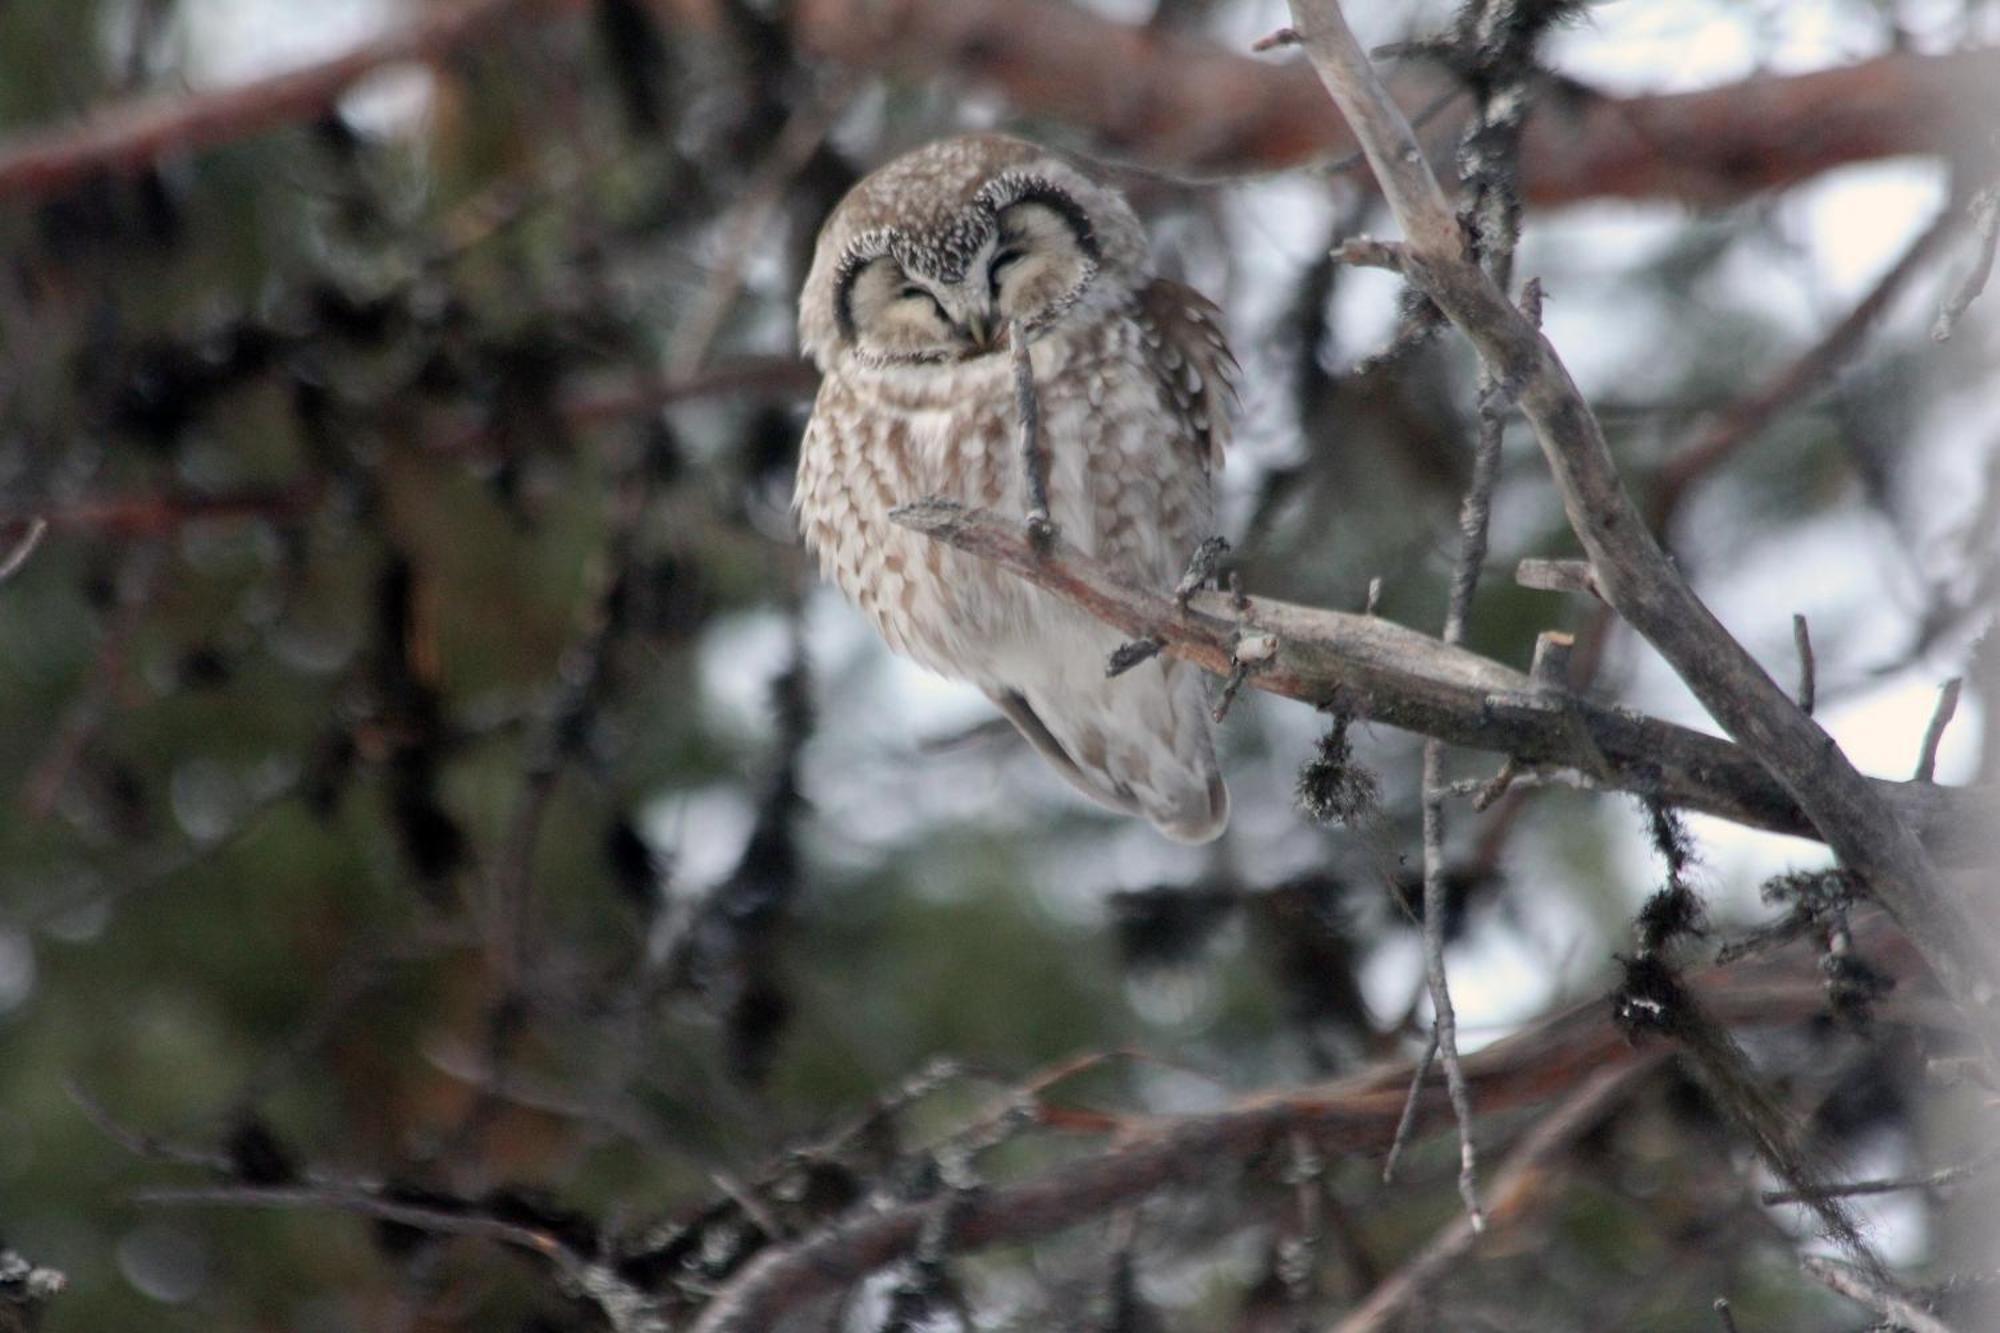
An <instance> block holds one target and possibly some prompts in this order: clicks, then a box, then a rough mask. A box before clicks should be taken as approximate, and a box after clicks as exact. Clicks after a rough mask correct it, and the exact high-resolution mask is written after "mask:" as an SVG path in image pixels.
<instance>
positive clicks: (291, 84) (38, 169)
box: [0, 0, 578, 201]
mask: <svg viewBox="0 0 2000 1333" xmlns="http://www.w3.org/2000/svg"><path fill="white" fill-rule="evenodd" d="M553 5H554V0H464V3H460V4H455V5H450V6H437V7H434V8H433V9H432V10H431V12H430V13H429V14H428V15H427V16H426V17H425V18H422V19H419V20H417V21H416V22H414V23H411V24H409V25H408V26H407V27H404V28H402V29H401V30H399V31H396V32H392V33H389V34H388V35H387V36H384V37H379V38H377V39H375V40H374V41H371V42H364V43H362V44H361V45H359V46H357V47H355V48H354V49H353V50H351V51H347V52H345V53H343V54H341V55H338V56H335V57H334V58H333V59H331V60H324V61H321V62H319V63H317V64H312V65H306V66H304V67H303V68H299V69H293V70H287V71H286V72H284V73H282V74H274V75H272V76H270V77H269V78H263V79H256V80H253V81H251V82H249V83H243V84H238V85H236V86H235V87H231V88H218V89H213V90H208V91H202V92H193V93H170V94H161V95H159V96H154V97H146V98H141V99H137V100H134V101H130V102H121V103H118V104H116V105H113V106H109V107H105V108H102V109H101V110H99V111H97V112H96V113H95V114H93V115H91V116H90V117H89V118H88V119H86V120H85V121H84V122H83V123H81V124H77V125H62V126H56V127H52V128H49V129H45V130H40V131H36V132H33V133H29V134H26V135H22V136H20V137H19V138H16V139H14V140H12V141H10V142H6V143H0V199H5V200H10V201H19V200H21V199H24V198H40V197H43V196H46V195H50V194H54V193H56V192H58V191H60V190H64V189H68V188H69V187H71V186H74V185H77V184H79V183H81V182H83V181H85V180H88V179H89V178H90V177H91V176H94V175H96V174H97V173H99V172H113V173H120V174H131V173H136V172H139V171H143V170H144V169H146V168H147V167H149V166H151V165H152V164H153V163H154V162H155V161H156V160H158V159H159V158H161V157H164V156H167V155H170V154H174V153H184V152H190V151H193V150H197V149H202V148H213V147H215V146H216V145H218V144H226V143H233V142H235V141H236V140H238V139H245V138H248V137H249V136H251V135H253V134H259V133H262V132H263V131H265V130H268V129H273V128H275V127H277V126H280V125H291V124H296V123H298V122H300V121H305V120H311V119H313V118H314V117H316V116H319V115H322V114H323V113H325V111H326V109H327V108H328V107H330V106H332V105H333V103H334V102H335V101H336V100H337V99H338V98H339V97H340V96H341V94H343V93H345V92H347V91H348V89H350V88H352V87H353V86H354V85H355V84H357V83H359V82H360V81H361V80H362V79H364V78H366V77H367V76H369V75H371V74H373V73H375V72H376V71H377V70H380V69H383V68H385V67H387V66H390V65H398V64H407V63H410V62H424V63H436V62H438V61H441V60H444V59H446V58H448V57H450V56H451V55H453V54H455V53H456V52H458V51H460V50H462V49H463V48H465V47H466V46H469V45H471V44H472V43H473V42H475V41H477V40H478V39H480V38H482V37H484V36H486V35H487V34H488V33H490V32H491V31H493V30H494V29H495V28H496V27H498V26H499V25H500V24H501V23H502V22H503V21H505V20H507V19H509V18H512V17H514V16H515V15H516V14H518V13H524V12H527V11H530V10H533V9H538V8H539V9H547V8H551V7H553ZM562 7H563V8H566V9H573V8H577V7H578V5H577V4H576V3H575V0H564V3H563V6H562Z"/></svg>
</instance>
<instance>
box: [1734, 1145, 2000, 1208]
mask: <svg viewBox="0 0 2000 1333" xmlns="http://www.w3.org/2000/svg"><path fill="white" fill-rule="evenodd" d="M1996 1165H2000V1153H1987V1154H1986V1155H1984V1156H1982V1157H1979V1158H1977V1159H1975V1160H1973V1161H1970V1162H1962V1163H1960V1164H1959V1165H1957V1166H1947V1167H1941V1168H1939V1169H1938V1170H1936V1171H1926V1172H1924V1173H1923V1174H1922V1175H1918V1176H1891V1177H1887V1178H1885V1179H1882V1180H1857V1181H1853V1182H1851V1183H1849V1184H1846V1185H1829V1186H1826V1187H1825V1188H1823V1189H1818V1190H1813V1191H1811V1192H1810V1194H1811V1195H1825V1196H1831V1197H1837V1198H1853V1197H1855V1196H1858V1195H1866V1194H1897V1193H1900V1192H1902V1191H1903V1190H1934V1189H1942V1188H1944V1187H1945V1186H1947V1185H1951V1184H1954V1183H1956V1182H1957V1181H1960V1180H1963V1179H1965V1177H1967V1176H1970V1175H1977V1174H1978V1173H1979V1172H1982V1171H1989V1170H1991V1169H1992V1168H1993V1167H1994V1166H1996ZM1760 1197H1761V1198H1762V1199H1763V1201H1764V1202H1765V1203H1767V1204H1778V1203H1805V1202H1808V1201H1809V1195H1808V1192H1806V1191H1801V1190H1765V1191H1764V1192H1763V1194H1762V1195H1761V1196H1760Z"/></svg>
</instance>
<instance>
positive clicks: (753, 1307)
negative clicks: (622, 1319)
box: [690, 922, 1911, 1333]
mask: <svg viewBox="0 0 2000 1333" xmlns="http://www.w3.org/2000/svg"><path fill="white" fill-rule="evenodd" d="M1877 924H1878V925H1879V924H1880V923H1879V922H1878V923H1877ZM1884 943H1890V941H1887V940H1873V939H1871V941H1870V942H1869V947H1870V948H1871V949H1876V948H1877V947H1878V945H1879V944H1884ZM1904 961H1911V960H1910V959H1909V958H1908V955H1907V954H1905V956H1904ZM1775 976H1776V971H1775V969H1774V968H1772V967H1771V966H1770V965H1764V966H1762V967H1760V969H1759V972H1758V973H1757V974H1756V975H1752V974H1751V973H1749V972H1748V971H1745V970H1742V969H1739V970H1738V971H1737V972H1735V973H1731V972H1728V971H1724V970H1721V969H1714V968H1711V969H1709V970H1708V971H1706V972H1704V973H1703V974H1701V975H1700V976H1698V977H1695V978H1691V979H1690V983H1689V984H1690V986H1691V987H1692V988H1693V989H1694V990H1695V991H1697V992H1699V993H1700V994H1701V995H1702V998H1703V1000H1704V1002H1705V1003H1706V1004H1708V1005H1709V1006H1710V1010H1711V1012H1712V1013H1713V1015H1714V1016H1715V1017H1716V1018H1717V1019H1718V1021H1722V1022H1729V1023H1759V1024H1762V1023H1783V1022H1787V1021H1792V1020H1795V1019H1796V1018H1798V1017H1800V1016H1803V1015H1805V1014H1809V1013H1814V1012H1817V1011H1818V1009H1819V1008H1820V1006H1821V1005H1822V1004H1823V1003H1824V997H1823V996H1822V995H1821V993H1820V990H1819V987H1818V984H1817V982H1816V980H1810V979H1807V980H1800V981H1797V982H1795V983H1780V982H1776V981H1774V980H1773V978H1774V977H1775ZM1899 994H1900V993H1899ZM1906 1002H1908V997H1902V998H1899V999H1898V1000H1896V1001H1894V1003H1906ZM1609 1014H1610V1006H1609V1005H1608V1004H1606V1003H1605V1001H1604V999H1603V998H1602V997H1596V998H1593V999H1591V1000H1590V1001H1588V1002H1586V1003H1584V1004H1582V1005H1579V1006H1577V1007H1575V1008H1573V1009H1570V1010H1567V1011H1565V1012H1563V1013H1561V1014H1557V1015H1554V1016H1552V1017H1550V1018H1547V1019H1545V1020H1543V1021H1541V1022H1540V1023H1537V1024H1536V1025H1535V1026H1534V1027H1532V1028H1529V1029H1527V1030H1525V1031H1523V1032H1521V1033H1518V1034H1516V1035H1515V1036H1512V1037H1508V1038H1506V1039H1504V1040H1502V1041H1498V1042H1495V1043H1494V1044H1493V1045H1491V1046H1487V1047H1485V1048H1483V1049H1481V1050H1480V1051H1478V1052H1476V1053H1474V1054H1472V1055H1470V1056H1467V1057H1466V1060H1465V1070H1466V1076H1467V1078H1468V1080H1470V1082H1471V1085H1472V1087H1473V1088H1474V1090H1475V1091H1476V1092H1477V1093H1478V1095H1479V1099H1480V1103H1481V1104H1482V1105H1483V1106H1486V1107H1487V1108H1488V1109H1489V1110H1490V1111H1492V1112H1495V1113H1500V1112H1505V1111H1508V1110H1512V1109H1516V1108H1520V1107H1524V1106H1528V1105H1533V1104H1538V1103H1541V1102H1544V1101H1546V1100H1547V1099H1549V1098H1550V1097H1556V1096H1562V1095H1565V1094H1567V1093H1569V1092H1571V1091H1573V1090H1574V1089H1576V1088H1578V1087H1580V1086H1582V1085H1584V1084H1585V1083H1587V1082H1592V1081H1593V1080H1597V1079H1600V1078H1602V1079H1606V1080H1609V1079H1610V1077H1611V1075H1612V1074H1613V1073H1618V1072H1623V1071H1626V1070H1629V1069H1630V1068H1631V1067H1632V1066H1633V1065H1635V1064H1640V1063H1649V1062H1651V1061H1653V1060H1656V1059H1658V1058H1659V1052H1657V1051H1655V1050H1653V1049H1650V1048H1649V1049H1639V1048H1635V1047H1633V1046H1632V1045H1631V1044H1630V1043H1628V1042H1627V1041H1626V1040H1625V1038H1624V1036H1623V1035H1622V1034H1621V1033H1620V1032H1619V1031H1618V1030H1617V1029H1616V1028H1615V1027H1614V1025H1613V1024H1612V1021H1611V1019H1610V1017H1609ZM1411 1072H1412V1070H1411V1064H1410V1062H1409V1061H1396V1062H1393V1063H1391V1064H1389V1065H1385V1066H1378V1067H1376V1068H1374V1069H1371V1070H1369V1071H1367V1072H1365V1073H1362V1074H1358V1075H1356V1076H1354V1077H1352V1078H1348V1079H1343V1080H1341V1081H1339V1082H1336V1083H1331V1084H1326V1085H1322V1086H1318V1087H1314V1088H1307V1089H1301V1090H1297V1091H1290V1092H1283V1093H1265V1094H1259V1095H1256V1096H1253V1097H1249V1098H1246V1099H1244V1100H1242V1101H1240V1102H1237V1103H1235V1104H1234V1105H1232V1106H1230V1107H1228V1108H1226V1109H1224V1110H1222V1111H1218V1112H1213V1113H1207V1114H1192V1115H1186V1116H1173V1117H1165V1118H1152V1119H1148V1120H1146V1121H1143V1122H1139V1123H1138V1124H1123V1123H1121V1126H1120V1128H1122V1129H1123V1130H1124V1132H1123V1133H1121V1134H1120V1136H1119V1137H1118V1139H1117V1140H1116V1141H1115V1143H1114V1144H1113V1145H1112V1146H1110V1147H1108V1148H1106V1149H1104V1150H1102V1151H1099V1152H1095V1153H1091V1154H1088V1155H1085V1156H1081V1157H1076V1158H1072V1159H1070V1160H1067V1161H1065V1162H1064V1163H1063V1164H1062V1165H1060V1166H1058V1167H1055V1168H1053V1169H1051V1170H1050V1171H1048V1172H1047V1173H1045V1174H1043V1175H1039V1176H1035V1177H1032V1178H1030V1179H1028V1180H1025V1181H1021V1182H1019V1183H1016V1184H1011V1185H1005V1186H998V1187H994V1188H990V1189H987V1190H984V1191H981V1192H979V1193H977V1194H973V1195H970V1196H967V1197H965V1199H964V1200H963V1204H962V1207H961V1208H960V1209H959V1210H958V1212H957V1213H956V1215H955V1217H954V1219H953V1225H952V1227H951V1230H950V1233H949V1235H948V1236H946V1237H945V1238H944V1248H945V1249H946V1250H948V1251H950V1252H953V1253H966V1252H970V1251H976V1250H982V1249H987V1248H990V1247H993V1246H996V1245H1008V1244H1018V1243H1021V1242H1025V1241H1030V1240H1036V1239H1040V1238H1043V1237H1047V1236H1052V1235H1055V1234H1057V1233H1058V1232H1061V1231H1063V1230H1066V1229H1067V1228H1069V1227H1072V1226H1075V1225H1076V1224H1078V1223H1080V1222H1083V1221H1085V1220H1087V1219H1089V1218H1092V1217H1098V1216H1102V1215H1103V1214H1106V1213H1109V1212H1113V1211H1115V1210H1116V1209H1118V1208H1120V1207H1123V1206H1125V1205H1127V1204H1130V1203H1133V1202H1135V1201H1137V1200H1139V1199H1142V1198H1145V1197H1147V1196H1148V1195H1152V1194H1156V1193H1159V1192H1160V1191H1163V1190H1167V1189H1173V1188H1177V1187H1178V1188H1189V1187H1195V1186H1200V1185H1203V1184H1205V1183H1206V1182H1207V1181H1208V1180H1209V1179H1210V1176H1211V1173H1212V1172H1213V1171H1214V1170H1215V1169H1216V1168H1217V1167H1218V1166H1220V1165H1221V1164H1224V1163H1229V1162H1240V1161H1244V1160H1246V1159H1248V1158H1250V1157H1253V1156H1257V1155H1259V1154H1263V1153H1269V1152H1272V1151H1274V1150H1276V1149H1278V1148H1280V1147H1281V1146H1283V1145H1284V1144H1285V1143H1286V1142H1287V1141H1288V1139H1289V1138H1290V1137H1291V1136H1292V1135H1294V1134H1297V1133H1301V1132H1303V1133H1304V1134H1306V1135H1307V1136H1308V1138H1309V1141H1310V1142H1311V1143H1312V1145H1313V1146H1314V1147H1315V1148H1316V1149H1317V1150H1318V1151H1319V1152H1320V1153H1321V1154H1322V1155H1334V1154H1361V1153H1374V1152H1378V1151H1380V1150H1381V1149H1382V1148H1384V1147H1386V1146H1387V1144H1388V1143H1389V1142H1390V1140H1391V1139H1392V1138H1393V1136H1394V1135H1395V1132H1396V1126H1397V1124H1398V1122H1399V1121H1400V1120H1401V1119H1402V1109H1403V1101H1404V1095H1403V1090H1404V1088H1405V1086H1406V1085H1407V1084H1408V1082H1409V1078H1410V1074H1411ZM1599 1086H1602V1085H1601V1084H1600V1085H1599ZM1441 1092H1442V1090H1441V1089H1435V1088H1433V1089H1431V1090H1430V1091H1429V1092H1427V1093H1426V1094H1425V1095H1424V1096H1422V1097H1421V1098H1420V1101H1419V1104H1418V1109H1417V1116H1416V1123H1417V1126H1418V1131H1419V1132H1428V1131H1430V1130H1434V1129H1438V1128H1442V1127H1443V1126H1444V1124H1445V1123H1446V1118H1447V1117H1449V1116H1450V1114H1451V1111H1450V1107H1449V1104H1448V1102H1447V1101H1446V1099H1445V1098H1444V1097H1443V1096H1442V1095H1441ZM1604 1095H1606V1096H1609V1095H1610V1094H1609V1093H1608V1092H1607V1093H1605V1094H1604ZM935 1212H936V1208H935V1205H934V1204H933V1203H931V1202H928V1201H920V1202H916V1203H908V1204H897V1205H893V1206H889V1207H885V1208H881V1209H878V1210H875V1211H871V1212H868V1213H865V1214H859V1215H855V1216H852V1217H850V1218H848V1219H847V1220H844V1221H841V1222H838V1223H836V1224H834V1225H832V1226H830V1227H828V1228H826V1229H824V1230H821V1231H818V1232H815V1233H813V1234H811V1235H809V1236H805V1237H802V1238H801V1239H799V1240H797V1241H794V1242H792V1243H790V1244H787V1245H780V1246H774V1247H772V1248H770V1249H767V1250H765V1251H763V1252H762V1253H760V1254H759V1255H758V1256H757V1257H756V1258H755V1259H753V1260H751V1261H750V1263H748V1264H747V1265H745V1266H744V1267H743V1268H742V1269H741V1270H739V1272H738V1273H737V1275H736V1276H735V1277H734V1278H732V1279H731V1280H730V1281H729V1283H728V1284H727V1285H726V1286H724V1287H723V1289H722V1290H721V1292H719V1293H718V1294H717V1296H716V1298H715V1300H714V1301H713V1302H712V1303H711V1304H710V1305H709V1307H708V1308H707V1309H706V1310H704V1311H703V1312H702V1315H701V1317H700V1318H699V1319H697V1320H696V1321H695V1323H694V1325H693V1326H692V1329H691V1330H690V1333H751V1331H752V1330H763V1329H767V1328H770V1327H773V1326H774V1324H775V1322H776V1320H777V1317H778V1316H779V1315H780V1314H781V1313H782V1312H784V1311H787V1310H792V1309H796V1308H797V1307H798V1306H799V1305H800V1304H801V1303H802V1302H804V1301H807V1300H810V1299H812V1298H814V1297H815V1296H817V1295H820V1294H822V1293H825V1292H828V1291H832V1290H837V1289H839V1288H840V1287H842V1286H844V1285H845V1284H847V1283H850V1282H853V1281H855V1280H858V1279H859V1278H862V1277H864V1276H866V1275H867V1274H868V1273H871V1272H873V1271H875V1270H877V1269H879V1268H882V1267H884V1266H886V1265H888V1264H891V1263H893V1262H895V1261H896V1260H897V1259H899V1258H901V1257H903V1256H905V1255H907V1254H910V1253H913V1252H914V1250H915V1248H916V1246H917V1245H918V1243H919V1241H920V1239H921V1238H922V1236H923V1234H924V1230H925V1225H926V1223H927V1222H928V1221H929V1220H930V1219H931V1218H932V1217H934V1215H935Z"/></svg>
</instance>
